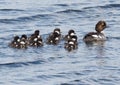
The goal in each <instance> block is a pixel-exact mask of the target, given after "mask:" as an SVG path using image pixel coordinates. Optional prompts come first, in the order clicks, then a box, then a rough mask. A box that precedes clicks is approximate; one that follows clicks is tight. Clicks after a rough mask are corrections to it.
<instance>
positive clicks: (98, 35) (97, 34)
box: [83, 20, 106, 42]
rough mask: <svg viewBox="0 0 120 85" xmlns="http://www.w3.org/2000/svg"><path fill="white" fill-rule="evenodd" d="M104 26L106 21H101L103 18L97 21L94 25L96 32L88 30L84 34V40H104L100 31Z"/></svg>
mask: <svg viewBox="0 0 120 85" xmlns="http://www.w3.org/2000/svg"><path fill="white" fill-rule="evenodd" d="M105 28H106V22H105V21H103V20H100V21H98V22H97V24H96V26H95V30H96V32H89V33H88V34H86V35H85V36H84V38H83V40H84V41H85V42H89V41H105V40H106V37H105V35H104V34H103V33H102V31H103V30H104V29H105Z"/></svg>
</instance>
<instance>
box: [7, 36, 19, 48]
mask: <svg viewBox="0 0 120 85" xmlns="http://www.w3.org/2000/svg"><path fill="white" fill-rule="evenodd" d="M9 46H10V47H12V48H20V38H19V36H17V35H16V36H15V37H14V39H13V40H12V41H11V42H10V43H9Z"/></svg>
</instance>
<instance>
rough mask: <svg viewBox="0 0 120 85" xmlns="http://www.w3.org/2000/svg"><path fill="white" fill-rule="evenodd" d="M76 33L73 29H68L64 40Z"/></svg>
mask: <svg viewBox="0 0 120 85" xmlns="http://www.w3.org/2000/svg"><path fill="white" fill-rule="evenodd" d="M74 35H76V33H75V31H74V30H73V29H71V30H69V31H68V34H67V35H65V37H64V40H66V41H67V40H69V39H70V38H71V37H72V36H74Z"/></svg>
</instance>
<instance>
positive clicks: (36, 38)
mask: <svg viewBox="0 0 120 85" xmlns="http://www.w3.org/2000/svg"><path fill="white" fill-rule="evenodd" d="M39 34H40V31H39V30H35V31H34V33H33V34H32V35H31V36H30V37H29V39H28V44H29V45H30V46H33V47H39V46H43V40H42V37H41V36H40V35H39Z"/></svg>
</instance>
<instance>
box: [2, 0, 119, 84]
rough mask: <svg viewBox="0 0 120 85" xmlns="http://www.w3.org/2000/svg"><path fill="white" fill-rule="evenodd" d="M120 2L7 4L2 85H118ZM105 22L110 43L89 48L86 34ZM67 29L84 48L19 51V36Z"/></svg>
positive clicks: (19, 0)
mask: <svg viewBox="0 0 120 85" xmlns="http://www.w3.org/2000/svg"><path fill="white" fill-rule="evenodd" d="M119 3H120V1H118V0H69V1H67V0H54V1H53V0H39V1H38V0H12V1H11V0H1V1H0V16H1V17H0V84H1V85H118V84H119V83H120V56H119V55H120V33H119V31H120V25H119V23H120V18H119V16H120V11H119V10H120V4H119ZM99 20H105V21H106V23H107V25H108V26H107V28H106V29H105V30H104V33H105V35H106V36H107V37H108V40H107V41H105V42H102V43H95V44H93V45H86V44H85V43H84V42H83V41H82V38H83V36H84V35H85V34H86V33H88V32H90V31H94V27H95V24H96V23H97V22H98V21H99ZM57 27H59V28H61V31H62V34H63V35H64V34H67V32H68V30H70V29H74V30H75V31H76V34H77V35H78V44H79V45H78V49H77V50H74V51H72V52H68V51H66V50H65V49H64V41H62V42H61V43H60V44H59V45H57V46H52V45H46V44H44V46H43V47H42V48H32V47H28V49H26V50H24V49H21V50H20V49H13V48H10V47H8V43H9V42H10V41H11V40H12V38H13V36H14V35H19V36H20V35H22V34H27V35H28V36H29V35H30V34H31V33H33V32H34V30H36V29H39V30H40V32H41V35H42V37H43V38H44V41H45V38H46V36H47V35H48V34H49V33H50V32H51V31H53V29H54V28H57Z"/></svg>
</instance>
